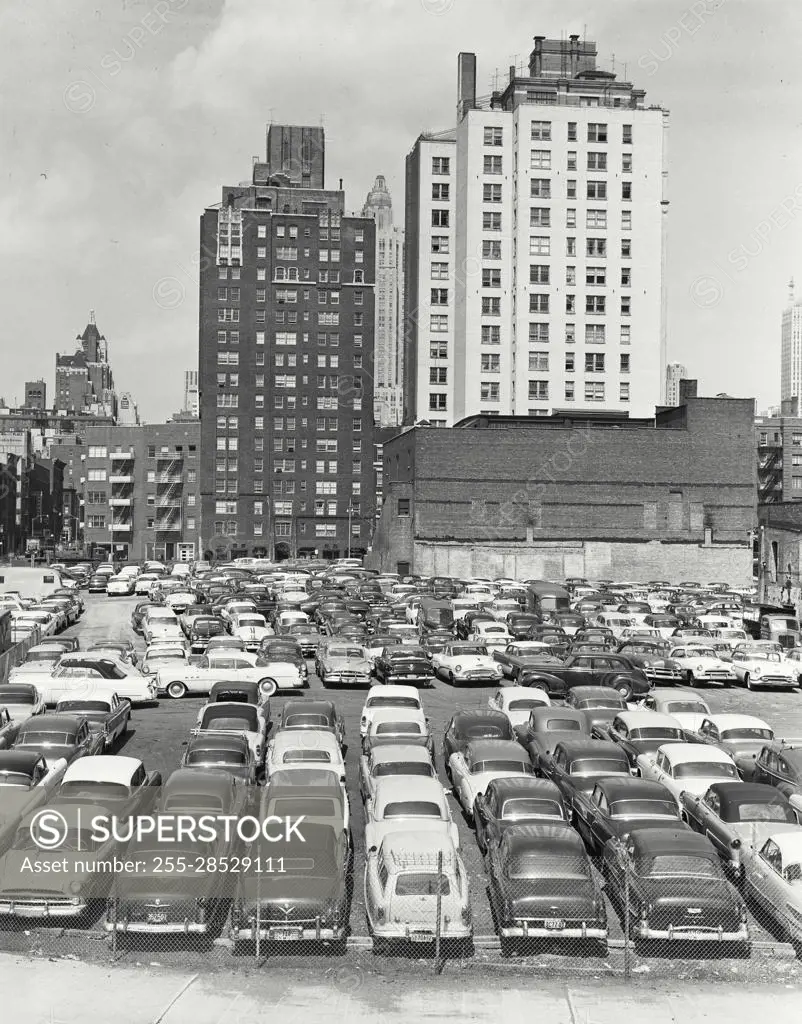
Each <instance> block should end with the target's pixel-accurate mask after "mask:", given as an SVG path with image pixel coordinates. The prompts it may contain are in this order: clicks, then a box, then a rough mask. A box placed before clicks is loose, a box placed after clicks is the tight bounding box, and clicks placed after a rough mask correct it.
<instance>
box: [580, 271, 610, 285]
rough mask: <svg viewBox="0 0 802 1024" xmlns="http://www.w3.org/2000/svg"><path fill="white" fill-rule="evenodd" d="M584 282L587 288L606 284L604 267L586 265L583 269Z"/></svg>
mask: <svg viewBox="0 0 802 1024" xmlns="http://www.w3.org/2000/svg"><path fill="white" fill-rule="evenodd" d="M585 284H586V285H587V286H588V287H589V288H604V286H605V285H606V284H607V269H606V267H588V268H587V270H586V271H585Z"/></svg>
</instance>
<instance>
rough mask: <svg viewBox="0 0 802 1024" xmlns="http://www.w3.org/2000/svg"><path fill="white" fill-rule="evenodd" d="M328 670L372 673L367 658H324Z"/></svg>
mask: <svg viewBox="0 0 802 1024" xmlns="http://www.w3.org/2000/svg"><path fill="white" fill-rule="evenodd" d="M323 660H324V664H325V666H326V668H329V669H331V668H333V669H339V670H342V671H348V672H370V667H371V666H370V662H369V661H368V659H367V658H324V659H323Z"/></svg>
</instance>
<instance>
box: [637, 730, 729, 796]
mask: <svg viewBox="0 0 802 1024" xmlns="http://www.w3.org/2000/svg"><path fill="white" fill-rule="evenodd" d="M637 767H638V771H639V772H640V776H641V778H643V779H652V780H654V781H655V782H660V783H662V785H664V786H665V787H666V789H668V790H670V791H671V793H673V795H674V797H675V799H676V800H677V805H678V806H679V803H680V800H679V798H680V796H681V795H682V794H683V793H685V792H686V791H687V792H688V793H692V794H693V795H694V796H701V795H702V794H703V793H706V792H707V790H708V787H709V786H712V785H713V783H714V782H738V781H739V779H740V776H739V775H738V768H737V766H736V764H735V762H734V761H733V759H732V758H731V757H730V756H729V754H725V753H724V751H723V750H719V749H718V748H717V747H708V746H705V745H704V744H702V743H667V744H666V745H665V746H662V747H658V749H657V750H656V751H655V752H654V753H652V754H639V755H638V759H637ZM680 809H681V807H680Z"/></svg>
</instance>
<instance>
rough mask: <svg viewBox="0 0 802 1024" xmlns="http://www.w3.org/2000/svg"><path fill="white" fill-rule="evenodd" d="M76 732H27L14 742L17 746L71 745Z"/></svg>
mask: <svg viewBox="0 0 802 1024" xmlns="http://www.w3.org/2000/svg"><path fill="white" fill-rule="evenodd" d="M73 743H75V733H69V732H26V733H23V735H22V736H20V738H19V739H18V740H17V742H16V743H15V744H14V746H15V747H44V746H47V747H71V746H72V745H73Z"/></svg>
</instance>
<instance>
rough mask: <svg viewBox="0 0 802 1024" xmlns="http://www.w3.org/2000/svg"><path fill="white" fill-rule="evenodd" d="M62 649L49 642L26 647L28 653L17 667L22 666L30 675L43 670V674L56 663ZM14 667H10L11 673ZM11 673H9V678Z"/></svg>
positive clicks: (51, 669)
mask: <svg viewBox="0 0 802 1024" xmlns="http://www.w3.org/2000/svg"><path fill="white" fill-rule="evenodd" d="M63 653H64V652H63V651H62V650H59V649H58V648H57V647H52V646H50V645H49V644H36V646H34V647H30V648H28V653H27V654H26V655H25V661H23V663H22V665H21V666H18V667H19V668H24V669H25V672H26V674H27V675H32V674H35V673H37V672H43V673H44V674H45V675H47V674H48V673H50V672H52V671H53V669H54V668H55V667H56V665H57V664H58V663H59V661H60V660H61V657H62V655H63ZM14 671H15V669H11V673H13V672H14ZM10 678H12V675H11V674H9V679H10Z"/></svg>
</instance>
